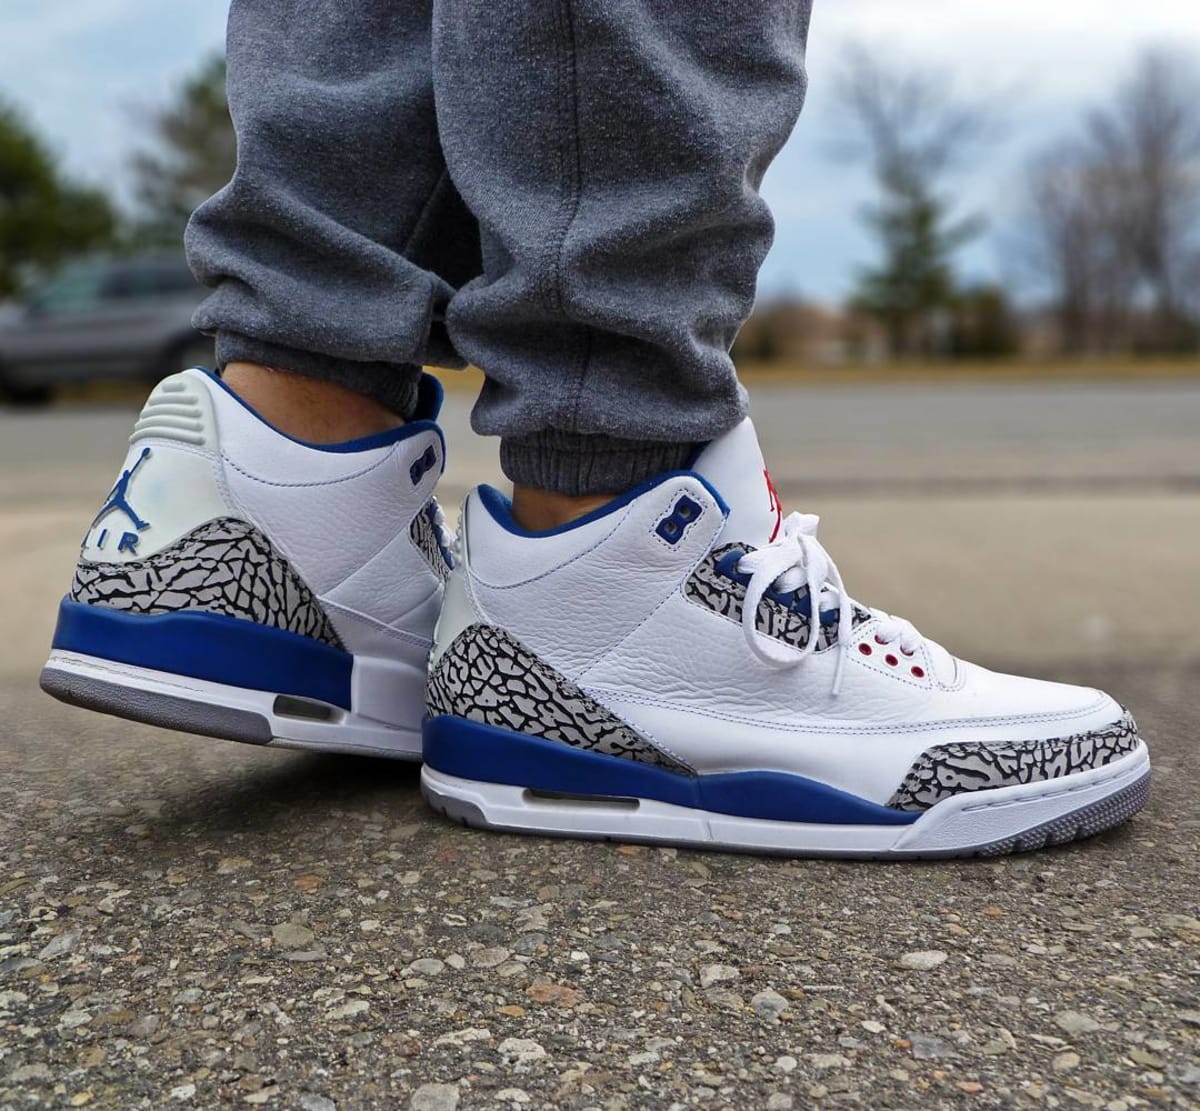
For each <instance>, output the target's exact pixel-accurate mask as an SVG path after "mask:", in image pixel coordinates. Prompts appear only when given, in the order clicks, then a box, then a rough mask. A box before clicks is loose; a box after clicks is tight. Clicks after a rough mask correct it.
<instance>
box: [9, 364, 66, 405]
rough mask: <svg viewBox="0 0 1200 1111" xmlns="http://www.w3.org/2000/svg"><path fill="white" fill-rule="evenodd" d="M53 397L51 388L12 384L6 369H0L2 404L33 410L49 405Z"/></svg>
mask: <svg viewBox="0 0 1200 1111" xmlns="http://www.w3.org/2000/svg"><path fill="white" fill-rule="evenodd" d="M53 395H54V390H53V388H52V387H50V386H26V385H22V384H21V383H19V382H10V381H9V380H8V376H7V375H6V374H5V373H4V368H3V367H0V402H2V403H4V404H7V405H11V406H13V407H14V408H21V409H32V408H35V407H36V406H39V405H45V404H47V403H48V402H49V401H50V398H51V397H52V396H53Z"/></svg>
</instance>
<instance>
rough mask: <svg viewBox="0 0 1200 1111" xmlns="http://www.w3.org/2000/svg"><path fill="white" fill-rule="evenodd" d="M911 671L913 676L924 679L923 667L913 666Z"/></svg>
mask: <svg viewBox="0 0 1200 1111" xmlns="http://www.w3.org/2000/svg"><path fill="white" fill-rule="evenodd" d="M912 673H913V675H915V676H916V677H917V678H918V679H924V678H925V669H924V668H923V667H914V668H913V669H912Z"/></svg>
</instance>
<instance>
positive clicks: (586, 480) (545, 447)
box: [500, 431, 694, 497]
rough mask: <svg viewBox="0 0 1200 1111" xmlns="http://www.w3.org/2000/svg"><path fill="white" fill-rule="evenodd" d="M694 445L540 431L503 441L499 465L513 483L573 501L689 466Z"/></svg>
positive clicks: (612, 491)
mask: <svg viewBox="0 0 1200 1111" xmlns="http://www.w3.org/2000/svg"><path fill="white" fill-rule="evenodd" d="M693 448H694V445H692V444H669V443H662V442H660V441H654V440H621V439H618V438H617V437H615V436H599V435H596V436H591V435H585V434H582V433H578V432H554V431H548V432H535V433H533V434H532V435H529V436H517V437H510V438H505V439H503V440H501V441H500V466H501V468H502V469H503V471H504V473H505V474H506V475H507V476H508V477H509V479H511V480H512V481H513V482H515V483H518V484H519V485H522V486H532V487H534V488H535V489H538V490H550V491H552V492H553V493H556V494H565V495H567V496H568V497H581V496H583V495H587V494H619V493H621V492H622V491H623V490H628V489H629V488H630V487H631V486H636V485H637V484H638V483H639V482H645V481H646V479H648V478H653V477H654V476H655V475H658V474H662V473H663V471H673V470H678V469H680V468H681V467H686V466H687V464H688V461H689V460H690V459H691V457H692V452H693Z"/></svg>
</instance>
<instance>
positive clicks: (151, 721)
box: [40, 667, 273, 745]
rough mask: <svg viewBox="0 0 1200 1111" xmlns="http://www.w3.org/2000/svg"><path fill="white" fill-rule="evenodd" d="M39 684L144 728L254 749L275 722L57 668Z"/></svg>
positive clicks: (75, 702)
mask: <svg viewBox="0 0 1200 1111" xmlns="http://www.w3.org/2000/svg"><path fill="white" fill-rule="evenodd" d="M40 685H41V688H42V690H44V691H45V692H46V693H47V694H49V695H52V696H53V697H55V698H57V699H58V700H59V701H60V702H66V703H68V704H69V705H71V706H79V707H82V708H83V709H85V710H96V711H97V712H99V713H102V714H111V715H113V716H114V717H120V718H128V719H129V720H130V721H140V722H142V723H143V724H145V725H158V726H161V727H162V728H163V729H175V730H178V731H179V732H181V733H194V734H196V735H197V736H201V737H215V738H217V739H218V740H224V741H241V742H242V743H244V744H251V745H268V744H270V743H271V741H272V739H273V738H272V734H271V723H270V722H269V721H268V720H267V719H266V718H265V717H263V715H262V714H256V713H254V712H253V711H252V710H239V709H235V708H233V707H230V706H214V705H210V704H208V703H203V702H193V701H192V700H191V699H187V698H178V697H176V696H175V695H170V694H160V693H158V692H157V691H146V690H136V689H135V688H132V687H127V686H122V685H120V684H118V683H108V682H105V681H104V680H103V679H95V678H93V677H91V676H88V675H76V674H73V673H71V672H69V671H60V670H58V669H57V668H53V667H46V668H43V669H42V675H41V680H40Z"/></svg>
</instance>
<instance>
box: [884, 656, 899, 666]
mask: <svg viewBox="0 0 1200 1111" xmlns="http://www.w3.org/2000/svg"><path fill="white" fill-rule="evenodd" d="M883 658H884V660H885V661H887V663H888V665H889V666H890V667H895V666H896V665H897V664H898V663H899V662H900V661H899V660H898V659H896V657H895V656H893V655H892V654H891V652H889V653H888V654H887V655H886V656H884V657H883Z"/></svg>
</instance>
